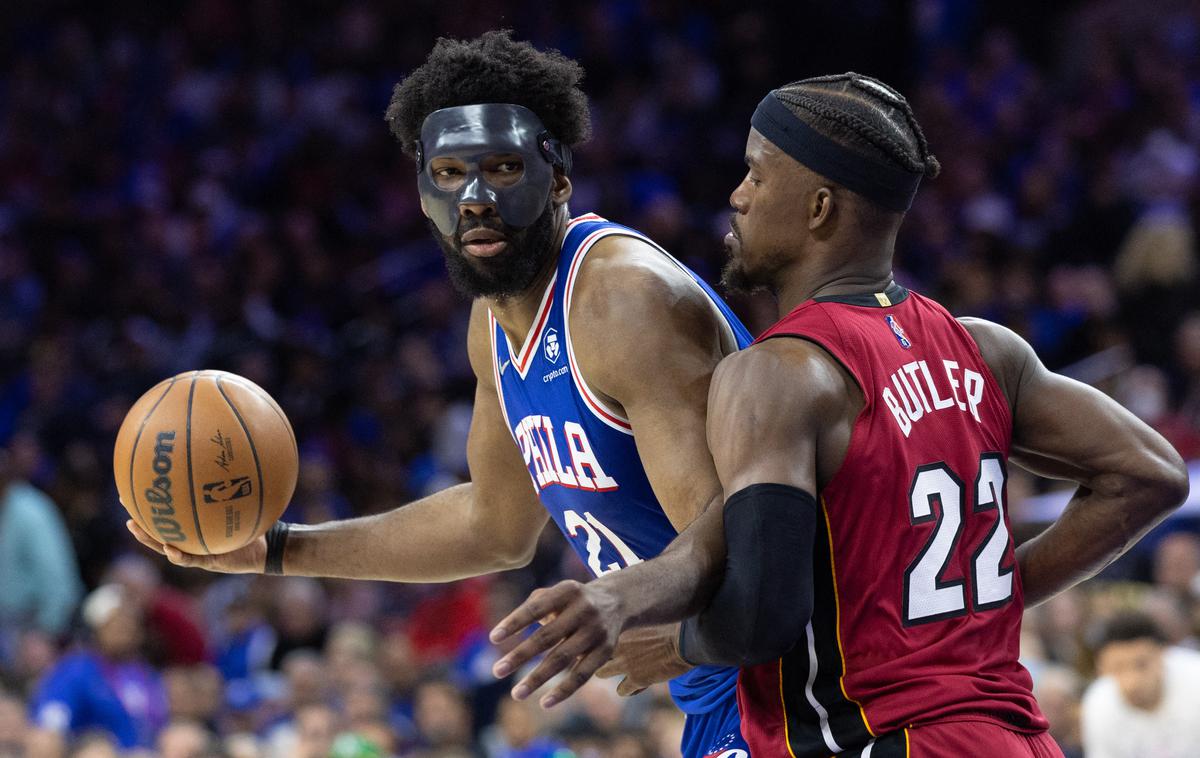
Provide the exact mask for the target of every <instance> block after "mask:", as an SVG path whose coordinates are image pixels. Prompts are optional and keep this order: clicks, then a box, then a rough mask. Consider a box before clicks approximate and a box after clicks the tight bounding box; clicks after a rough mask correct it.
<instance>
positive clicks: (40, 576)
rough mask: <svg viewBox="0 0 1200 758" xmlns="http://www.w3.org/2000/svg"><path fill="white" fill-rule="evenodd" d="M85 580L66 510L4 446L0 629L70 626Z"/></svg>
mask: <svg viewBox="0 0 1200 758" xmlns="http://www.w3.org/2000/svg"><path fill="white" fill-rule="evenodd" d="M81 590H82V585H81V583H80V580H79V569H78V568H77V567H76V565H75V554H74V552H73V551H72V549H71V541H70V539H69V538H68V537H67V532H66V529H65V528H64V526H63V520H62V516H61V515H60V514H59V511H58V509H57V508H56V507H55V505H54V502H53V501H51V500H50V498H49V497H47V496H46V495H45V493H43V492H41V491H40V490H38V489H37V488H36V487H34V486H33V485H32V484H30V483H29V482H28V481H26V480H24V479H23V478H22V477H21V475H20V472H19V470H18V468H17V466H16V462H15V461H14V459H13V456H12V454H11V453H10V452H9V451H8V450H7V449H4V448H0V630H7V631H8V632H9V633H12V632H13V631H15V630H18V629H31V630H34V631H37V632H40V633H42V634H45V635H48V636H50V637H57V636H59V635H61V634H63V633H64V632H65V631H66V630H67V626H68V624H70V622H71V616H72V615H73V614H74V613H75V606H76V605H77V604H78V602H79V595H80V592H81Z"/></svg>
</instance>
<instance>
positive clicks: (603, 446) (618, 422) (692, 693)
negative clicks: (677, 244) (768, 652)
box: [489, 214, 752, 713]
mask: <svg viewBox="0 0 1200 758" xmlns="http://www.w3.org/2000/svg"><path fill="white" fill-rule="evenodd" d="M613 235H623V236H629V237H634V238H636V239H639V240H642V241H644V242H646V243H648V244H649V245H651V246H652V247H654V248H655V249H657V250H659V251H660V252H661V253H662V254H663V255H664V256H666V257H667V258H668V259H669V260H671V261H672V262H674V263H675V265H677V266H679V268H680V270H681V271H683V272H685V273H687V274H688V276H690V277H691V278H692V279H693V280H694V281H695V282H696V284H697V286H699V287H700V288H701V289H702V290H703V291H704V293H705V294H706V295H707V296H708V298H709V299H710V300H711V301H712V304H713V306H714V309H715V310H714V312H716V313H718V314H719V315H720V318H721V319H722V321H723V322H724V324H725V326H726V327H727V328H728V331H727V334H726V335H725V339H726V341H727V343H728V345H729V346H730V347H731V348H732V347H733V346H734V345H736V347H737V348H738V349H741V348H743V347H746V346H747V345H749V344H750V342H751V341H752V340H751V337H750V334H749V333H748V332H747V331H746V329H745V327H743V326H742V324H741V322H739V321H738V319H737V317H736V316H734V315H733V312H732V311H731V310H730V309H729V306H728V305H726V304H725V303H724V302H723V301H722V300H721V298H720V297H719V296H718V295H717V294H716V293H715V292H714V291H713V290H712V288H710V287H709V286H708V285H707V284H705V283H704V282H703V281H702V280H701V279H700V278H699V277H697V276H696V275H695V274H694V273H692V272H691V271H690V270H688V269H687V267H685V266H684V265H683V264H682V263H679V262H678V261H676V260H675V259H674V258H673V257H671V256H670V254H669V253H667V252H666V251H665V250H663V249H662V248H661V247H659V246H658V245H656V244H655V243H654V242H653V241H651V240H650V239H649V238H647V237H646V236H644V235H642V234H641V233H639V232H636V231H634V230H632V229H629V228H627V227H624V226H621V225H620V224H615V223H612V222H611V221H607V220H605V219H603V218H600V217H599V216H596V215H594V214H588V215H584V216H580V217H578V218H576V219H574V220H572V221H571V222H570V224H569V225H568V227H567V235H566V238H565V239H564V240H563V246H562V250H561V252H560V254H559V259H558V270H557V272H556V274H555V276H554V279H553V280H551V282H550V283H549V284H548V285H547V287H546V292H545V294H544V295H543V297H542V302H541V304H540V306H539V307H538V311H537V317H536V318H535V319H534V323H533V326H532V328H531V329H530V331H529V334H528V335H527V336H526V338H525V341H524V343H523V344H522V346H521V351H520V352H519V353H518V352H516V351H515V350H513V348H512V345H511V343H510V342H509V340H508V337H507V335H506V334H505V332H504V330H503V329H502V328H501V327H500V325H499V324H498V323H497V322H496V319H495V317H494V316H491V314H490V313H489V319H490V324H491V334H492V358H493V370H494V372H495V378H496V386H497V387H498V388H499V391H500V406H501V408H502V409H503V411H504V417H505V420H506V422H507V423H508V427H509V429H510V430H511V431H512V435H513V438H514V439H515V440H516V442H517V445H518V447H520V449H521V455H522V456H523V457H524V459H525V465H526V466H528V467H529V476H530V478H531V479H532V481H533V487H534V489H535V490H536V491H537V493H538V497H539V498H540V499H541V501H542V504H543V505H545V507H546V509H547V510H548V511H549V512H550V515H551V517H552V518H553V519H554V522H555V523H556V524H558V528H559V529H561V530H562V532H563V534H564V535H566V537H567V540H568V541H569V542H570V543H571V546H572V547H573V548H574V549H575V552H577V553H578V554H579V557H580V558H581V559H582V560H583V562H584V563H586V564H587V566H588V568H589V569H590V570H591V572H592V573H593V574H594V575H596V576H600V575H602V574H606V573H608V572H610V571H616V570H618V569H622V568H625V567H626V566H631V565H633V564H635V563H640V562H641V561H642V560H645V559H648V558H653V557H654V556H656V555H658V554H659V553H660V552H662V550H663V549H664V548H665V547H666V546H667V545H668V544H669V543H670V542H671V540H673V539H674V538H675V537H676V534H677V533H676V531H675V528H674V527H673V526H672V525H671V522H670V520H669V519H668V518H667V516H666V514H665V513H663V510H662V506H660V505H659V503H658V500H657V499H656V498H655V497H654V492H653V490H652V489H651V487H650V481H649V479H647V477H646V471H645V468H644V467H643V466H642V462H641V459H640V458H639V456H638V451H637V446H636V445H635V444H634V436H633V435H634V432H633V429H632V428H631V427H630V424H629V420H628V419H626V418H622V417H621V416H620V415H619V414H617V413H614V412H613V411H612V410H610V409H609V408H607V407H605V406H604V405H603V404H602V403H601V402H600V401H599V399H598V398H597V397H596V396H595V394H594V393H593V392H592V390H591V389H590V388H589V387H588V385H587V383H586V382H585V381H584V378H583V377H582V376H581V375H580V370H579V364H578V362H577V361H576V360H575V354H574V351H573V348H572V343H571V331H570V326H569V321H568V318H567V316H568V314H569V313H570V310H571V297H572V291H573V289H574V285H575V281H576V278H577V277H578V275H579V269H580V267H581V265H582V264H583V260H584V258H586V257H587V254H588V252H589V251H590V250H591V249H592V247H593V246H594V245H595V244H596V243H597V242H598V241H599V240H601V239H603V238H604V237H608V236H613ZM617 286H619V283H614V287H617ZM647 328H652V326H651V325H647ZM736 684H737V670H736V669H727V668H713V667H701V668H697V669H694V670H693V671H690V672H688V673H687V674H685V675H684V676H682V677H679V678H678V679H676V680H675V681H673V682H672V683H671V691H672V694H673V695H674V696H675V699H676V702H677V703H678V704H679V706H680V708H681V709H682V710H683V711H684V712H685V713H705V712H707V711H709V710H711V709H712V708H714V707H716V706H718V705H720V704H722V703H724V702H726V700H727V699H728V698H733V697H735V690H736Z"/></svg>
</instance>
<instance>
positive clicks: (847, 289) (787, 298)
mask: <svg viewBox="0 0 1200 758" xmlns="http://www.w3.org/2000/svg"><path fill="white" fill-rule="evenodd" d="M802 268H803V267H802V266H799V267H798V269H802ZM892 279H893V277H892V268H891V265H890V262H889V263H888V265H886V266H878V267H864V266H863V265H861V264H859V265H858V266H856V267H855V269H854V270H845V269H844V268H841V269H838V270H835V271H825V272H811V273H810V272H805V271H803V270H795V271H783V272H781V276H780V277H779V278H778V279H777V285H776V286H775V287H773V289H774V290H775V298H776V300H777V301H778V304H779V317H780V318H782V317H783V316H785V315H787V314H788V313H790V312H791V311H792V310H793V309H794V308H795V307H796V306H797V305H800V303H803V302H805V301H806V300H811V299H813V298H815V297H830V296H833V297H837V296H842V295H858V294H864V293H866V294H870V293H872V292H883V291H884V290H886V289H887V288H888V285H890V284H891V283H892Z"/></svg>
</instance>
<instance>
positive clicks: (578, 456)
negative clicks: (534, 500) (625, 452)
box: [513, 415, 620, 492]
mask: <svg viewBox="0 0 1200 758" xmlns="http://www.w3.org/2000/svg"><path fill="white" fill-rule="evenodd" d="M513 435H514V436H515V437H516V438H517V445H518V446H519V447H520V448H521V455H522V456H523V457H524V458H525V465H526V466H528V467H529V475H530V476H531V477H533V484H534V486H535V487H536V488H537V490H538V492H541V491H542V490H543V489H545V488H546V487H549V486H551V485H554V484H558V485H561V486H563V487H569V488H571V489H581V490H588V491H590V492H612V491H614V490H616V489H617V488H618V487H619V486H620V485H618V484H617V480H616V479H613V478H612V477H611V476H609V475H608V474H607V473H605V471H604V467H603V466H601V465H600V461H599V459H598V458H597V457H596V453H595V451H594V450H593V449H592V443H591V442H589V441H588V437H587V433H586V432H585V431H584V430H583V427H582V426H580V425H579V424H577V423H575V422H574V421H567V422H566V423H564V424H563V430H562V438H563V441H564V442H566V444H567V456H568V457H569V458H570V464H569V465H568V464H567V463H566V458H565V457H564V456H563V455H561V454H560V453H559V449H558V441H557V435H555V433H554V424H553V422H552V421H551V420H550V418H549V417H548V416H539V415H532V416H526V417H525V418H523V419H521V422H520V423H518V424H517V426H516V428H515V429H514V430H513Z"/></svg>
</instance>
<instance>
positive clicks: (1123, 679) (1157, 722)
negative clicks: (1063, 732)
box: [1083, 611, 1200, 758]
mask: <svg viewBox="0 0 1200 758" xmlns="http://www.w3.org/2000/svg"><path fill="white" fill-rule="evenodd" d="M1096 664H1097V671H1098V672H1099V674H1100V678H1099V679H1097V680H1096V681H1095V682H1093V683H1092V685H1091V686H1090V687H1088V690H1087V693H1086V694H1085V695H1084V698H1083V744H1084V748H1085V749H1086V752H1087V755H1088V758H1135V757H1137V756H1145V755H1153V756H1156V758H1185V757H1186V756H1195V755H1198V754H1200V719H1197V718H1196V704H1197V703H1200V653H1197V652H1195V651H1192V650H1186V649H1183V648H1172V647H1167V646H1166V645H1165V640H1164V637H1163V634H1162V631H1161V630H1159V628H1158V627H1157V626H1156V625H1155V624H1154V622H1153V621H1152V620H1151V619H1150V618H1149V617H1148V616H1146V615H1145V614H1142V613H1137V612H1132V611H1130V612H1125V613H1122V614H1119V615H1117V616H1115V617H1114V618H1112V619H1111V620H1110V621H1109V622H1108V623H1107V624H1106V625H1105V627H1104V630H1103V632H1102V633H1101V635H1100V640H1099V643H1098V644H1097V648H1096Z"/></svg>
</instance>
